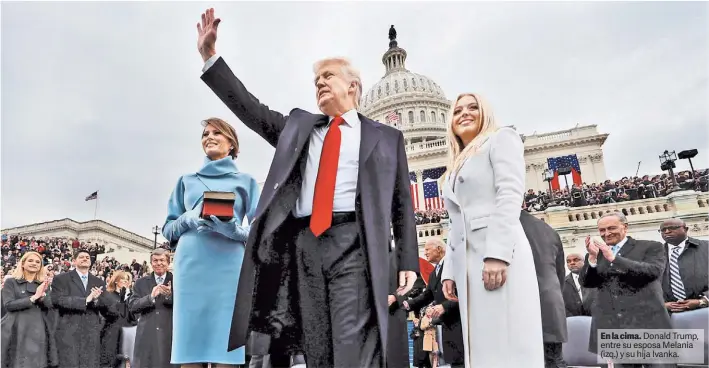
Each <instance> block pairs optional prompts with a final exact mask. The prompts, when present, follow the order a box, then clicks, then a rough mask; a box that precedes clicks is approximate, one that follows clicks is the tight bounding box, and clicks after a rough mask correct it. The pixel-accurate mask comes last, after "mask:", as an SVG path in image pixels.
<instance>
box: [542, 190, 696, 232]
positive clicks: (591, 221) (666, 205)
mask: <svg viewBox="0 0 709 368" xmlns="http://www.w3.org/2000/svg"><path fill="white" fill-rule="evenodd" d="M615 211H618V212H622V213H623V214H624V215H625V216H626V217H627V218H628V221H630V222H631V223H632V222H633V221H634V220H636V219H638V220H639V219H642V221H644V222H648V221H650V222H652V221H659V220H665V219H668V218H672V217H682V218H685V217H696V216H702V215H703V216H705V217H706V216H707V212H708V211H709V193H703V192H695V191H680V192H674V193H671V194H669V195H668V196H666V197H659V198H647V199H641V200H635V201H627V202H617V203H607V204H598V205H594V206H584V207H551V208H548V209H547V210H546V211H544V212H535V213H534V215H535V216H537V218H539V219H542V220H544V221H545V222H546V223H548V224H549V225H551V226H552V227H554V228H557V227H585V226H595V225H596V222H597V221H598V219H599V218H600V217H601V216H602V215H603V214H604V213H608V212H615Z"/></svg>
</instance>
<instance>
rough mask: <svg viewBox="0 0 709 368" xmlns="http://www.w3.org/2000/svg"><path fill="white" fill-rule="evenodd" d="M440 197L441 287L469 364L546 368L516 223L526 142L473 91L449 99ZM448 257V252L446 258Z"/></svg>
mask: <svg viewBox="0 0 709 368" xmlns="http://www.w3.org/2000/svg"><path fill="white" fill-rule="evenodd" d="M450 117H451V121H450V124H449V125H448V147H449V150H450V151H449V163H448V171H447V173H446V182H445V184H444V186H443V198H444V201H445V206H446V209H447V210H448V213H449V215H450V224H451V227H450V229H449V233H448V246H447V251H446V256H447V257H446V259H448V263H447V267H444V268H443V276H442V279H443V280H444V281H443V291H444V295H446V298H448V299H450V300H457V301H458V302H459V306H460V317H461V321H462V325H463V343H464V346H465V352H466V354H465V355H466V358H467V359H466V361H465V367H466V368H519V367H524V368H543V367H544V348H543V341H542V320H541V311H540V305H539V292H538V286H537V279H536V271H535V268H534V259H533V258H532V250H531V248H530V246H529V242H528V241H527V237H526V236H525V234H524V231H523V229H522V225H521V224H520V221H519V211H520V208H521V205H522V202H523V196H524V192H525V190H524V182H525V181H524V178H525V164H524V147H523V143H522V140H521V138H520V136H519V134H517V132H515V131H514V130H513V129H511V128H500V127H498V126H497V125H496V124H495V119H494V117H493V113H492V110H491V108H490V107H489V105H487V104H486V103H485V101H484V100H483V99H482V98H481V97H480V96H479V95H477V94H461V95H459V96H458V98H456V99H455V101H454V102H453V108H452V111H451V114H450ZM448 255H450V256H448Z"/></svg>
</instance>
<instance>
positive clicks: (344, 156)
mask: <svg viewBox="0 0 709 368" xmlns="http://www.w3.org/2000/svg"><path fill="white" fill-rule="evenodd" d="M217 59H219V56H218V55H214V56H212V57H211V58H209V59H208V60H207V61H206V62H205V64H204V67H203V68H202V72H203V73H204V72H206V71H207V70H209V68H211V67H212V65H214V63H215V62H216V61H217ZM342 118H343V119H344V120H345V121H344V123H342V124H340V131H341V132H342V140H341V143H340V158H339V161H338V164H337V177H336V180H335V198H334V201H333V207H332V212H354V210H355V197H356V195H357V176H358V175H359V145H360V140H361V137H362V122H361V121H360V120H359V116H358V115H357V110H355V109H352V110H350V111H347V112H346V113H344V114H343V115H342ZM332 119H333V117H332V116H331V117H330V120H329V122H328V124H327V125H323V126H319V127H314V128H313V131H312V133H311V134H310V143H309V145H308V159H307V162H306V163H305V172H304V173H303V183H302V186H301V189H300V195H299V196H298V201H297V202H296V205H295V208H294V209H293V214H294V215H295V217H306V216H310V215H311V214H312V213H313V197H314V196H315V181H316V180H317V178H318V168H319V166H320V154H321V153H322V149H323V144H324V142H325V135H326V134H327V130H328V128H329V127H330V123H331V122H332Z"/></svg>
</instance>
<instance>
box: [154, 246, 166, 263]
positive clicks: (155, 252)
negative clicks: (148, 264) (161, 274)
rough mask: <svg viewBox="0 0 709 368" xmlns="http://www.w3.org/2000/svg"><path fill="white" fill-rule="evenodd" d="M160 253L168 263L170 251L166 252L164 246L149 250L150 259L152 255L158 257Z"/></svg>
mask: <svg viewBox="0 0 709 368" xmlns="http://www.w3.org/2000/svg"><path fill="white" fill-rule="evenodd" d="M162 255H164V256H165V257H167V263H170V252H168V251H167V249H165V248H157V249H155V250H153V251H152V252H150V259H151V260H152V259H153V256H158V257H159V256H162Z"/></svg>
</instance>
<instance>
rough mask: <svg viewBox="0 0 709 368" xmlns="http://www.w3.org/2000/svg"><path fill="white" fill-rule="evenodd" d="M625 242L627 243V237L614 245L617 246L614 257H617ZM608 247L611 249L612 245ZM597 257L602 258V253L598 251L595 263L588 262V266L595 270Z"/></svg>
mask: <svg viewBox="0 0 709 368" xmlns="http://www.w3.org/2000/svg"><path fill="white" fill-rule="evenodd" d="M627 242H628V237H627V236H626V237H625V238H623V240H621V241H620V242H618V244H616V245H617V246H618V250H617V251H615V254H616V255H618V252H620V250H621V249H623V245H624V244H625V243H627ZM610 247H611V248H613V246H612V245H611V246H610ZM598 257H603V253H602V252H601V251H600V250H599V251H598V256H597V257H596V263H591V262H588V265H589V266H591V267H593V268H595V267H596V265H597V262H598Z"/></svg>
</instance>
